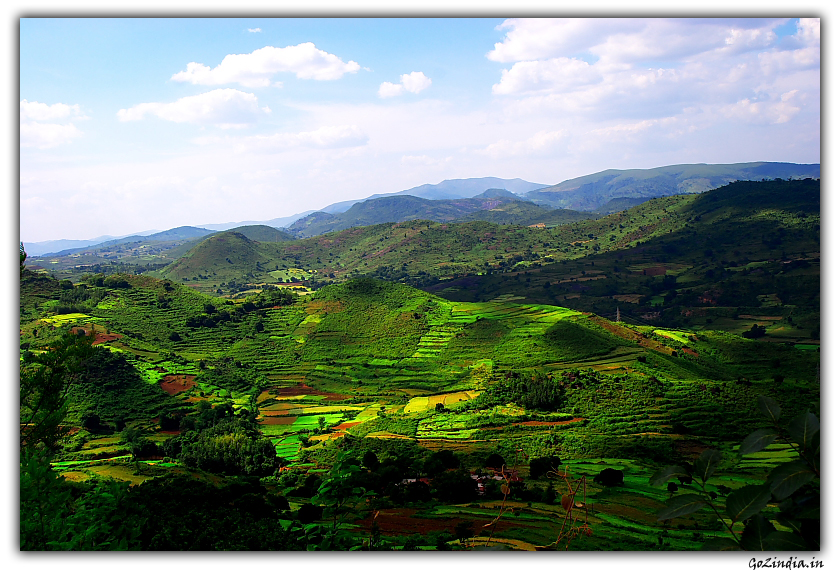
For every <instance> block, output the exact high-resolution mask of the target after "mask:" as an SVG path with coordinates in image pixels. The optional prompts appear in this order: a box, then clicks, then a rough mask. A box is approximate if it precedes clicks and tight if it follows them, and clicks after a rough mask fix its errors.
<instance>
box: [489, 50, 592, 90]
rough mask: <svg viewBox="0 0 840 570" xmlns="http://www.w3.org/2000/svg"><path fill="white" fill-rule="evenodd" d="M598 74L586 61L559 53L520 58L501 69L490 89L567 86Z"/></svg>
mask: <svg viewBox="0 0 840 570" xmlns="http://www.w3.org/2000/svg"><path fill="white" fill-rule="evenodd" d="M600 78H601V75H600V74H599V73H598V72H597V71H596V70H595V69H594V67H593V66H592V65H590V64H588V63H586V62H585V61H581V60H579V59H573V58H568V57H558V58H554V59H550V60H547V61H520V62H517V63H515V64H514V65H513V67H511V68H510V70H507V69H503V70H502V79H501V81H499V83H497V84H496V85H494V86H493V93H495V94H498V95H506V94H510V93H523V92H528V91H545V90H555V89H559V90H566V89H568V88H570V87H577V86H581V85H587V84H592V83H595V82H596V81H598V80H599V79H600Z"/></svg>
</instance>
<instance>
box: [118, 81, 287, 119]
mask: <svg viewBox="0 0 840 570" xmlns="http://www.w3.org/2000/svg"><path fill="white" fill-rule="evenodd" d="M270 112H271V109H269V108H268V107H263V108H262V109H261V108H260V107H259V105H258V103H257V97H256V95H254V94H253V93H244V92H242V91H238V90H236V89H216V90H213V91H208V92H207V93H202V94H200V95H192V96H189V97H182V98H181V99H178V100H177V101H175V102H174V103H141V104H139V105H135V106H134V107H131V108H128V109H120V110H119V111H118V112H117V117H119V120H120V121H123V122H125V121H139V120H141V119H143V118H145V117H146V115H154V116H156V117H158V118H161V119H163V120H165V121H172V122H175V123H194V124H198V125H214V126H217V127H221V128H242V127H246V126H248V125H250V124H253V123H255V122H256V121H257V120H258V119H259V118H260V117H261V116H262V115H263V114H267V113H270Z"/></svg>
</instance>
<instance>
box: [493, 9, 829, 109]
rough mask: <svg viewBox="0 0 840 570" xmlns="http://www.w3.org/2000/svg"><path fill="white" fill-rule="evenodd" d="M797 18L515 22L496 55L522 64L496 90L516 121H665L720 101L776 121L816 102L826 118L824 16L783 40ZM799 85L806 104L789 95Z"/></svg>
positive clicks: (725, 106)
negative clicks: (786, 98) (780, 32)
mask: <svg viewBox="0 0 840 570" xmlns="http://www.w3.org/2000/svg"><path fill="white" fill-rule="evenodd" d="M787 21H788V20H785V19H759V18H748V19H702V18H692V19H645V18H635V19H623V20H600V19H557V20H535V19H524V20H519V19H517V20H507V21H505V23H504V24H503V25H502V26H500V27H499V29H501V30H505V31H506V36H505V38H504V40H503V41H502V42H500V43H497V44H496V46H495V48H494V49H493V50H492V51H490V52H488V53H487V57H488V59H490V60H493V61H499V62H513V63H512V65H511V66H510V67H509V68H507V69H502V70H501V78H500V80H499V82H498V83H496V84H495V85H493V87H492V92H493V93H494V94H495V95H500V96H504V97H505V99H504V100H503V101H505V102H504V108H503V110H502V116H503V117H504V118H505V120H509V121H512V120H519V121H521V120H523V119H524V118H525V117H529V116H530V117H536V116H542V117H544V118H547V117H548V115H549V114H553V115H554V117H555V118H556V119H558V120H559V119H560V118H561V117H562V116H567V117H568V116H570V115H572V114H574V115H576V116H577V117H578V118H580V119H584V120H587V119H588V120H594V121H603V120H605V119H608V120H618V121H621V120H628V119H630V120H644V119H661V118H664V117H668V116H676V115H679V114H680V113H682V110H683V109H686V108H703V109H712V108H718V109H726V112H727V113H729V115H730V116H732V117H744V118H746V117H752V120H761V121H771V122H773V121H777V120H779V121H787V120H790V118H791V117H792V116H794V115H795V114H797V113H799V112H800V111H802V110H803V109H804V108H805V107H807V106H808V105H810V109H811V112H813V113H816V114H817V116H818V115H819V103H818V101H819V91H820V84H819V68H820V40H819V33H820V32H819V20H806V19H803V20H800V21H799V22H798V24H797V33H796V34H795V36H787V37H785V38H782V39H781V40H779V38H778V37H777V34H776V31H775V30H776V28H778V27H779V26H780V25H782V24H784V23H786V22H787ZM792 89H798V90H800V93H799V95H797V97H796V99H797V104H793V103H789V102H783V101H781V99H780V98H781V97H782V95H783V94H785V93H788V92H789V91H791V90H792ZM750 109H752V110H750ZM758 109H760V111H759V110H758Z"/></svg>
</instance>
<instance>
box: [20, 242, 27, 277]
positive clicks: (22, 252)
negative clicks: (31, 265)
mask: <svg viewBox="0 0 840 570" xmlns="http://www.w3.org/2000/svg"><path fill="white" fill-rule="evenodd" d="M25 261H26V250H24V249H23V242H20V276H21V277H23V272H24V271H25V270H26V266H25V265H24V262H25Z"/></svg>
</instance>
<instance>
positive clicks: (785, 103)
mask: <svg viewBox="0 0 840 570" xmlns="http://www.w3.org/2000/svg"><path fill="white" fill-rule="evenodd" d="M797 94H798V90H796V89H794V90H791V91H788V92H787V93H783V94H782V95H780V96H779V97H778V99H775V100H768V101H757V100H750V99H741V100H740V101H738V102H736V103H733V104H731V105H725V106H723V107H721V108H720V110H719V112H720V114H721V115H722V116H724V117H727V118H729V119H736V120H739V121H743V122H748V123H758V124H780V123H787V122H788V121H790V120H791V119H792V118H793V117H794V116H796V115H797V114H798V113H799V112H800V111H801V110H802V108H801V106H800V104H799V101H798V97H797Z"/></svg>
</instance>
